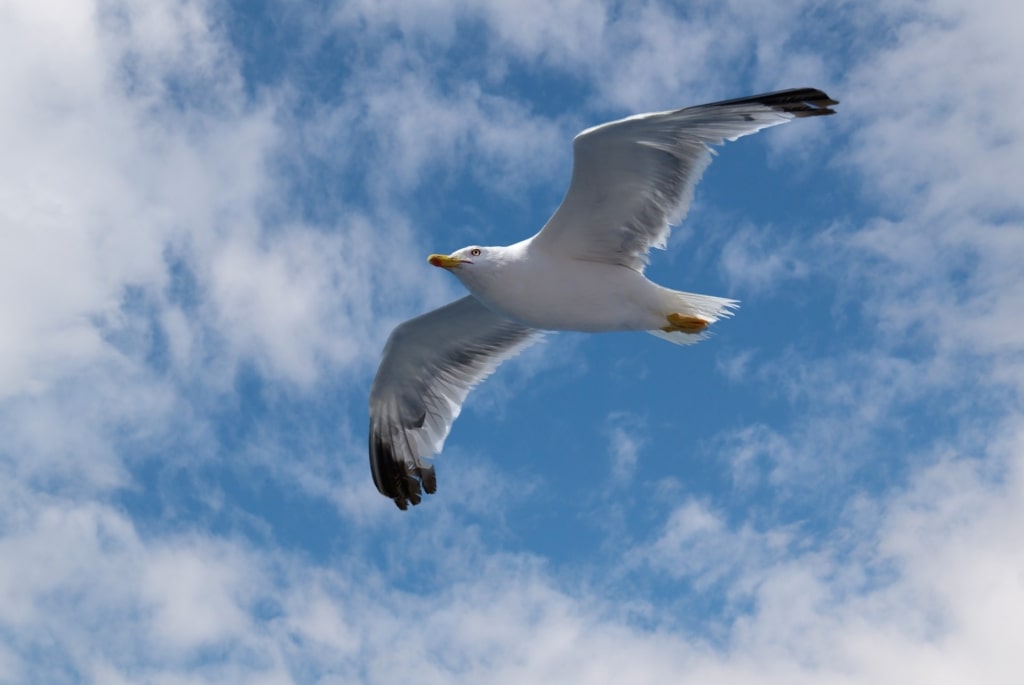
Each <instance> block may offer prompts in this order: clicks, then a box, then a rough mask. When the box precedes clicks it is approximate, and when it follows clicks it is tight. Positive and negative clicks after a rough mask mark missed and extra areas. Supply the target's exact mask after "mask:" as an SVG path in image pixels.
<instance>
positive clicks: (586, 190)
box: [533, 88, 838, 271]
mask: <svg viewBox="0 0 1024 685" xmlns="http://www.w3.org/2000/svg"><path fill="white" fill-rule="evenodd" d="M835 104H838V103H837V102H836V101H835V100H832V99H831V98H829V97H828V96H827V95H826V94H825V93H823V92H821V91H820V90H816V89H813V88H795V89H792V90H784V91H778V92H774V93H764V94H762V95H754V96H751V97H747V98H739V99H736V100H724V101H722V102H714V103H711V104H707V105H698V106H696V107H687V108H684V109H678V110H674V111H671V112H657V113H654V114H638V115H636V116H632V117H628V118H626V119H621V120H619V121H613V122H611V123H608V124H603V125H601V126H596V127H594V128H591V129H588V130H586V131H583V132H582V133H580V134H579V135H578V136H576V139H575V140H574V141H573V170H572V180H571V181H570V183H569V190H568V191H567V192H566V195H565V198H564V199H563V200H562V204H561V206H559V208H558V210H557V211H556V212H555V213H554V215H552V217H551V219H549V220H548V223H547V224H546V225H545V226H544V228H543V229H541V231H540V233H538V234H537V235H536V236H534V238H533V244H534V245H535V246H538V247H542V248H543V249H546V250H549V251H551V252H553V253H556V254H560V255H563V256H567V257H574V258H577V259H585V260H590V261H599V262H608V263H612V264H621V265H623V266H628V267H630V268H632V269H636V270H637V271H643V268H644V266H645V265H646V264H647V252H648V250H649V249H650V248H652V247H657V248H660V249H664V247H665V245H666V243H667V241H668V236H669V226H670V225H671V224H675V223H678V222H680V221H682V219H683V218H684V216H685V215H686V211H687V210H688V209H689V205H690V201H691V200H692V199H693V189H694V187H695V186H696V185H697V181H699V180H700V176H701V174H702V173H703V172H704V169H705V168H707V166H708V164H709V163H710V162H711V154H712V150H711V147H710V146H711V145H720V144H722V143H723V142H724V141H726V140H736V139H737V138H739V137H740V136H745V135H747V134H750V133H755V132H756V131H760V130H761V129H763V128H767V127H769V126H776V125H778V124H784V123H786V122H787V121H790V120H791V119H793V118H796V117H808V116H818V115H823V114H835V110H833V109H831V108H830V105H835Z"/></svg>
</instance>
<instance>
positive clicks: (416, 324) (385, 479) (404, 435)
mask: <svg viewBox="0 0 1024 685" xmlns="http://www.w3.org/2000/svg"><path fill="white" fill-rule="evenodd" d="M540 335H541V333H540V331H537V330H536V329H533V328H529V327H527V326H523V325H522V324H520V323H517V322H515V321H512V320H511V319H506V318H505V317H502V316H500V315H498V314H495V313H494V312H492V311H491V310H490V309H487V308H486V307H485V306H484V305H482V304H481V303H480V302H479V300H477V299H476V298H475V297H473V296H472V295H470V296H468V297H464V298H462V299H461V300H457V301H455V302H452V303H451V304H449V305H446V306H444V307H441V308H439V309H435V310H434V311H431V312H427V313H426V314H424V315H422V316H418V317H416V318H414V319H410V320H409V321H406V322H405V323H402V324H401V325H399V326H398V327H397V328H395V330H394V331H393V332H392V333H391V336H390V337H389V338H388V342H387V344H386V345H385V347H384V353H383V355H382V357H381V362H380V367H379V368H378V369H377V375H376V377H375V378H374V380H373V386H372V388H371V389H370V471H371V473H372V474H373V482H374V484H375V485H376V486H377V489H378V490H379V491H380V492H381V494H383V495H385V496H387V497H390V498H392V499H393V500H394V501H395V504H397V505H398V507H399V508H400V509H405V508H406V507H408V505H409V504H419V502H420V499H421V491H426V492H428V493H432V492H434V491H435V490H436V488H437V479H436V476H435V474H434V467H433V466H431V465H430V464H429V463H427V462H426V461H425V459H427V458H429V457H430V456H432V455H434V454H437V453H438V452H440V451H441V448H442V447H443V446H444V440H445V438H446V437H447V435H448V431H449V430H450V429H451V425H452V422H454V421H455V419H456V417H458V415H459V412H460V410H461V408H462V403H463V401H464V400H465V399H466V395H468V394H469V391H470V390H471V389H472V388H473V386H475V385H476V384H477V383H479V382H480V381H482V380H483V379H485V378H486V377H487V376H489V375H490V374H491V373H493V371H494V370H495V369H496V368H497V367H498V365H500V364H501V363H502V362H503V361H505V360H506V359H508V358H510V357H512V356H515V355H516V354H518V353H519V352H520V351H521V350H522V349H523V348H525V347H527V346H528V345H529V344H530V343H531V342H534V341H535V340H537V339H538V338H539V337H540Z"/></svg>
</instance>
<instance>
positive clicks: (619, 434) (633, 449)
mask: <svg viewBox="0 0 1024 685" xmlns="http://www.w3.org/2000/svg"><path fill="white" fill-rule="evenodd" d="M644 428H645V427H644V421H643V419H641V418H640V417H637V416H634V415H632V414H629V413H627V412H612V413H611V414H609V415H608V418H607V419H605V433H606V434H607V435H608V452H609V454H610V455H611V458H612V472H611V476H612V482H613V483H615V484H616V485H620V486H621V485H628V484H629V482H630V481H631V480H632V479H633V474H634V473H635V472H636V464H637V460H638V459H639V457H640V449H641V448H642V447H643V445H644V442H645V439H644V432H645V430H644Z"/></svg>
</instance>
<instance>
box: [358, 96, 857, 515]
mask: <svg viewBox="0 0 1024 685" xmlns="http://www.w3.org/2000/svg"><path fill="white" fill-rule="evenodd" d="M834 104H837V103H836V101H835V100H832V99H831V98H829V97H828V96H827V95H826V94H825V93H823V92H821V91H820V90H816V89H813V88H798V89H793V90H785V91H778V92H774V93H764V94H762V95H754V96H752V97H747V98H739V99H736V100H725V101H723V102H713V103H711V104H707V105H698V106H696V107H686V108H683V109H677V110H672V111H668V112H655V113H652V114H638V115H635V116H631V117H627V118H625V119H621V120H619V121H613V122H610V123H607V124H602V125H600V126H595V127H593V128H589V129H587V130H586V131H583V132H582V133H580V134H579V135H578V136H576V138H575V140H574V141H573V171H572V180H571V181H570V183H569V189H568V191H567V192H566V194H565V198H564V199H563V200H562V204H561V205H560V206H559V207H558V210H557V211H556V212H555V213H554V214H553V215H552V216H551V218H550V219H549V220H548V222H547V224H545V226H544V227H543V228H542V229H541V230H540V232H539V233H537V234H536V235H534V236H533V237H532V238H528V239H527V240H523V241H521V242H518V243H515V244H514V245H509V246H507V247H479V246H472V247H465V248H462V249H461V250H457V251H456V252H453V253H452V254H450V255H441V254H435V255H431V256H430V257H429V261H430V263H431V264H433V265H434V266H439V267H443V268H445V269H448V270H449V271H451V272H452V273H453V274H455V275H456V276H457V277H458V278H459V280H460V281H462V283H463V284H464V285H465V286H466V288H467V289H469V291H470V293H471V295H469V296H467V297H464V298H462V299H461V300H457V301H455V302H453V303H451V304H448V305H446V306H444V307H441V308H439V309H435V310H434V311H432V312H428V313H426V314H423V315H421V316H418V317H416V318H414V319H410V320H409V321H406V322H405V323H402V324H401V325H399V326H398V327H397V328H395V330H394V331H393V332H392V334H391V336H390V337H389V338H388V342H387V345H386V346H385V347H384V353H383V355H382V358H381V363H380V367H379V368H378V370H377V375H376V377H375V378H374V381H373V387H372V388H371V389H370V469H371V472H372V474H373V481H374V484H375V485H376V486H377V489H378V490H380V492H381V493H382V494H384V495H386V496H387V497H390V498H392V499H393V500H394V501H395V504H397V505H398V507H399V508H401V509H405V508H406V507H408V505H409V504H418V503H419V501H420V499H421V493H422V492H423V491H426V492H428V493H430V492H434V490H435V488H436V486H437V480H436V476H435V474H434V468H433V466H432V465H430V464H429V463H428V462H427V461H426V460H427V459H429V458H430V456H431V455H433V454H436V453H438V452H440V450H441V448H442V446H443V445H444V441H445V438H446V437H447V435H448V431H449V430H450V429H451V426H452V422H453V421H455V418H456V417H457V416H458V415H459V412H460V410H461V408H462V403H463V401H464V400H465V399H466V396H467V395H468V394H469V391H470V390H471V389H472V388H473V386H475V385H476V384H477V383H479V382H480V381H482V380H483V379H484V378H486V377H487V376H488V375H489V374H490V373H492V372H493V371H494V369H495V368H497V367H498V365H499V364H501V363H502V362H503V361H504V360H506V359H508V358H509V357H511V356H514V355H515V354H517V353H518V352H519V351H520V350H522V349H523V348H524V347H526V346H527V345H529V344H530V343H532V342H534V341H536V340H537V339H538V338H539V337H540V335H541V333H542V331H544V330H556V331H565V330H571V331H588V332H598V331H626V330H640V331H647V332H649V333H652V334H654V335H656V336H658V337H660V338H664V339H666V340H669V341H671V342H674V343H677V344H689V343H694V342H697V341H699V340H701V339H703V337H704V335H705V333H704V331H705V329H706V328H707V326H708V325H710V324H712V323H714V322H715V321H717V320H718V319H720V318H723V317H726V316H729V315H730V314H731V313H732V310H733V309H734V308H735V307H736V304H737V303H736V302H735V301H734V300H728V299H725V298H721V297H713V296H711V295H696V294H693V293H684V292H679V291H675V290H669V289H668V288H663V287H662V286H660V285H657V284H655V283H652V282H651V281H649V280H647V278H646V277H645V276H644V274H643V270H644V266H645V265H646V263H647V258H648V252H649V250H650V249H651V248H652V247H655V248H662V249H663V248H664V247H665V245H666V242H667V239H668V235H669V230H670V226H671V224H673V223H678V222H679V221H681V220H682V218H683V216H684V215H685V214H686V210H687V208H688V207H689V204H690V200H691V199H692V197H693V189H694V186H696V184H697V181H698V179H699V178H700V175H701V173H702V172H703V170H704V168H705V167H706V166H707V165H708V164H709V163H710V161H711V147H710V146H711V145H720V144H721V143H723V142H724V141H726V140H735V139H736V138H739V137H740V136H744V135H748V134H750V133H754V132H756V131H759V130H761V129H763V128H767V127H769V126H777V125H779V124H784V123H786V122H788V121H791V120H793V119H796V118H803V117H815V116H819V115H824V114H834V113H835V111H834V110H832V109H830V105H834Z"/></svg>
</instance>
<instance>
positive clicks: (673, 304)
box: [647, 288, 740, 345]
mask: <svg viewBox="0 0 1024 685" xmlns="http://www.w3.org/2000/svg"><path fill="white" fill-rule="evenodd" d="M662 300H663V303H664V306H665V313H666V317H667V316H668V315H669V314H678V315H681V316H683V317H696V318H697V319H701V320H703V321H705V322H707V324H708V325H709V326H710V325H711V324H713V323H714V322H716V321H718V320H719V319H725V318H727V317H730V316H732V314H733V311H734V310H736V308H737V307H739V306H740V303H739V302H738V301H737V300H730V299H728V298H725V297H715V296H713V295H698V294H697V293H684V292H680V291H678V290H669V289H668V288H663V289H662ZM665 323H666V328H668V329H669V330H664V329H658V328H656V329H654V330H650V331H647V332H648V333H650V334H651V335H656V336H658V337H659V338H661V339H663V340H668V341H669V342H670V343H675V344H676V345H692V344H693V343H697V342H700V341H701V340H704V339H706V338H708V337H709V333H708V331H707V329H706V328H705V329H704V330H701V331H697V332H692V333H691V332H686V331H683V330H671V329H672V328H673V327H672V326H671V325H670V324H669V321H668V319H666V322H665Z"/></svg>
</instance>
